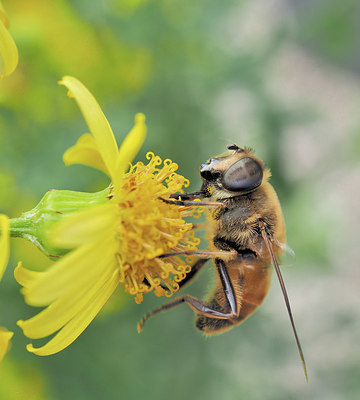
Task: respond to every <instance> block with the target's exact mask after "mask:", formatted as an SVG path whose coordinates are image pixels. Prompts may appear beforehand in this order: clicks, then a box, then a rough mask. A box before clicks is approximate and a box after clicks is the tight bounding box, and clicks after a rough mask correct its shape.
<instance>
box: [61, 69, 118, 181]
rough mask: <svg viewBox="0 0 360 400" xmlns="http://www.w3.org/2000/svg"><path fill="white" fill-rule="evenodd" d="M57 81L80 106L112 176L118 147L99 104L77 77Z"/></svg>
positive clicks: (66, 77) (67, 77)
mask: <svg viewBox="0 0 360 400" xmlns="http://www.w3.org/2000/svg"><path fill="white" fill-rule="evenodd" d="M59 83H60V85H64V86H65V87H67V88H68V89H69V92H68V95H69V97H73V98H74V99H75V100H76V102H77V104H78V106H79V107H80V110H81V112H82V114H83V116H84V118H85V120H86V123H87V125H88V127H89V129H90V132H91V134H92V135H93V136H94V138H95V142H96V145H97V147H98V149H99V153H100V155H101V158H102V159H103V161H104V163H105V165H106V169H107V170H108V171H109V173H110V175H111V177H112V178H113V176H114V173H115V166H116V158H117V154H118V147H117V144H116V140H115V137H114V134H113V131H112V129H111V127H110V125H109V122H108V120H107V119H106V117H105V115H104V113H103V112H102V110H101V108H100V106H99V104H98V103H97V101H96V100H95V98H94V96H93V95H92V94H91V93H90V92H89V90H88V89H87V88H86V87H85V86H84V85H83V84H82V83H81V82H80V81H78V80H77V79H75V78H73V77H71V76H64V77H63V78H62V80H61V81H60V82H59Z"/></svg>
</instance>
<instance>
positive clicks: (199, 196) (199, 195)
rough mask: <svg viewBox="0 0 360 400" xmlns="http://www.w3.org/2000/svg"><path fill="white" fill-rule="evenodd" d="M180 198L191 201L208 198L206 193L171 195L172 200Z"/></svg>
mask: <svg viewBox="0 0 360 400" xmlns="http://www.w3.org/2000/svg"><path fill="white" fill-rule="evenodd" d="M179 197H180V198H181V200H190V199H203V198H204V197H207V196H206V193H205V192H203V191H201V190H200V191H197V192H191V193H181V194H179V193H173V194H171V195H170V199H178V200H179Z"/></svg>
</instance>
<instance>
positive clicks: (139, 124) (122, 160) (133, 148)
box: [116, 113, 147, 177]
mask: <svg viewBox="0 0 360 400" xmlns="http://www.w3.org/2000/svg"><path fill="white" fill-rule="evenodd" d="M146 130H147V129H146V124H145V115H144V114H142V113H138V114H136V115H135V125H134V127H133V128H132V129H131V131H130V132H129V133H128V134H127V136H126V138H125V139H124V141H123V142H122V144H121V146H120V150H119V155H118V158H117V163H116V176H117V177H120V176H122V175H123V174H124V172H126V169H127V168H128V166H129V163H131V162H132V160H133V159H134V158H135V156H136V154H137V153H138V152H139V150H140V148H141V146H142V144H143V143H144V140H145V137H146Z"/></svg>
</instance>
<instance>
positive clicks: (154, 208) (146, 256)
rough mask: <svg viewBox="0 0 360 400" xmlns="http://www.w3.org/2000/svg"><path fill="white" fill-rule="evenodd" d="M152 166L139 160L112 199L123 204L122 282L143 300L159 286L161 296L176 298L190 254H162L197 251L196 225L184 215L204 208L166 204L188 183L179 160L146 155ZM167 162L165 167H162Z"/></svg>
mask: <svg viewBox="0 0 360 400" xmlns="http://www.w3.org/2000/svg"><path fill="white" fill-rule="evenodd" d="M146 157H147V159H148V160H150V161H149V163H148V164H147V165H144V164H143V163H142V162H138V163H136V164H135V165H133V166H131V168H130V170H129V172H128V173H126V174H125V176H124V179H123V183H122V187H121V189H120V190H119V191H118V195H117V196H114V198H113V199H112V201H114V200H115V201H117V204H118V206H119V225H118V227H117V233H116V235H117V239H118V243H119V247H118V253H117V254H116V258H117V261H118V266H119V271H120V282H121V283H122V284H123V285H124V288H125V291H126V292H128V293H130V294H133V295H136V299H135V300H136V302H137V303H140V302H141V301H142V294H143V293H148V292H150V291H152V290H154V293H155V294H156V295H157V296H163V295H165V296H171V295H172V294H173V293H174V292H175V291H177V290H178V289H179V285H178V282H180V281H181V280H183V279H184V278H185V276H186V273H188V272H190V269H191V268H190V266H189V262H191V261H192V260H191V257H187V258H186V259H183V257H179V256H171V257H167V258H158V257H159V256H160V255H162V254H165V253H173V252H181V251H192V250H197V247H196V246H197V245H198V244H199V243H200V240H199V239H198V238H195V236H194V232H193V231H192V228H193V225H192V224H191V223H189V222H186V221H185V220H184V217H188V216H193V217H198V216H199V214H200V212H201V211H202V209H201V208H200V207H199V208H198V207H196V208H192V207H181V206H180V207H179V206H177V205H169V204H166V203H165V202H163V201H162V200H161V199H159V197H163V198H169V196H170V195H171V194H173V193H177V192H180V193H182V191H183V187H187V186H188V185H189V181H188V180H187V179H185V178H184V177H183V176H181V175H179V174H177V173H175V171H176V170H177V169H178V166H177V164H175V163H173V162H172V161H171V160H169V159H166V160H165V161H164V163H162V160H161V158H160V157H159V156H155V155H154V154H153V153H147V155H146ZM162 164H163V165H162Z"/></svg>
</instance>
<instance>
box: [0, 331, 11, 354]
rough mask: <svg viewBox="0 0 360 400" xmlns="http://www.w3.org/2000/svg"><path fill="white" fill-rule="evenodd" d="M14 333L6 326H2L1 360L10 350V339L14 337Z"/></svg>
mask: <svg viewBox="0 0 360 400" xmlns="http://www.w3.org/2000/svg"><path fill="white" fill-rule="evenodd" d="M13 335H14V333H13V332H10V331H8V330H7V329H5V328H1V327H0V362H1V361H2V359H3V358H4V356H5V354H6V353H7V351H8V350H9V347H10V339H11V338H12V337H13Z"/></svg>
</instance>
